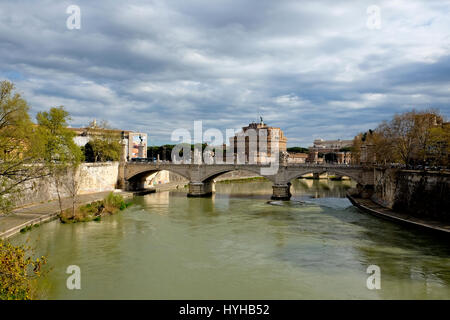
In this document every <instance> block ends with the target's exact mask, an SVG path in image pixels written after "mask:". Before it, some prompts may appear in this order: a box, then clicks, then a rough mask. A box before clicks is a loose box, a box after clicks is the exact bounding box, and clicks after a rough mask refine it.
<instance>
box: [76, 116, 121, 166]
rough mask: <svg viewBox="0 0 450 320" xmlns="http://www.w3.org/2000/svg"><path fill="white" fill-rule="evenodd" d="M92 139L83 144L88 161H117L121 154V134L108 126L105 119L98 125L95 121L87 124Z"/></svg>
mask: <svg viewBox="0 0 450 320" xmlns="http://www.w3.org/2000/svg"><path fill="white" fill-rule="evenodd" d="M88 135H89V136H91V137H92V139H91V140H90V141H89V142H88V143H87V144H86V145H85V146H84V157H85V159H86V161H88V162H105V161H119V160H120V157H121V155H122V145H121V135H120V134H119V133H118V132H117V131H116V130H113V129H111V128H110V126H109V125H108V123H107V122H106V121H103V122H102V123H101V124H100V125H99V126H98V125H97V124H96V122H95V121H93V122H91V123H90V124H89V126H88Z"/></svg>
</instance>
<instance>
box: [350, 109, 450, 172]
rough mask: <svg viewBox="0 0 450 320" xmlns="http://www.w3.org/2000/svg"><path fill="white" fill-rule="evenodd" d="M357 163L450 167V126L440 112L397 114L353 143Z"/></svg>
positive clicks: (354, 157) (353, 154) (353, 156)
mask: <svg viewBox="0 0 450 320" xmlns="http://www.w3.org/2000/svg"><path fill="white" fill-rule="evenodd" d="M352 159H353V161H354V162H355V163H360V162H371V163H376V164H399V165H404V166H412V167H417V166H421V167H422V166H423V167H425V166H437V167H448V166H449V163H450V124H449V123H448V122H446V119H445V118H444V116H443V115H441V114H440V112H439V111H438V110H434V109H430V110H424V111H416V110H412V111H409V112H405V113H402V114H396V115H394V117H393V118H392V119H391V120H389V121H383V122H382V123H381V124H380V125H379V126H378V127H377V128H375V129H374V130H369V131H367V132H361V133H359V134H358V135H357V136H356V137H355V138H354V140H353V147H352Z"/></svg>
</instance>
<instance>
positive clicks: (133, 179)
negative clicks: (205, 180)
mask: <svg viewBox="0 0 450 320" xmlns="http://www.w3.org/2000/svg"><path fill="white" fill-rule="evenodd" d="M161 171H169V172H172V173H175V174H177V175H179V176H181V177H183V178H185V179H186V180H187V181H190V175H189V174H188V172H185V171H184V170H176V169H173V168H152V169H149V168H143V169H141V170H137V171H135V172H130V173H129V174H128V175H126V177H125V181H126V182H127V184H128V186H127V189H129V190H140V189H144V186H145V182H146V180H147V178H148V177H149V176H150V175H152V174H154V173H157V172H161Z"/></svg>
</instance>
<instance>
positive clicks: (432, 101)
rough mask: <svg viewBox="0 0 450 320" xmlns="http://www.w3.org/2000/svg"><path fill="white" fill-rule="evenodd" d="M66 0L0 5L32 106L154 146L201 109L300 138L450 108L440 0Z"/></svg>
mask: <svg viewBox="0 0 450 320" xmlns="http://www.w3.org/2000/svg"><path fill="white" fill-rule="evenodd" d="M372 2H373V1H362V2H358V4H357V5H355V4H350V3H346V2H339V3H337V2H335V1H331V0H330V1H323V2H322V1H321V2H320V3H319V2H317V1H305V2H303V1H302V2H299V1H294V0H292V1H288V0H286V1H269V0H264V1H261V0H260V1H256V0H255V1H250V0H244V1H243V0H233V1H229V0H227V1H225V0H220V1H206V0H194V1H189V2H185V1H175V0H170V1H158V0H155V1H137V0H134V1H127V2H119V1H113V0H101V1H87V0H85V1H81V0H80V1H77V2H76V3H77V4H78V5H79V6H80V7H81V13H82V28H81V30H67V29H66V27H65V20H66V18H67V16H68V15H67V14H66V13H65V9H66V8H67V6H68V5H71V4H73V3H72V2H70V1H58V2H55V1H50V0H45V1H39V2H37V1H26V0H18V1H17V0H16V1H12V0H7V1H2V3H1V4H0V75H2V76H3V77H6V78H9V79H11V80H14V81H15V82H16V85H17V87H18V88H19V90H20V91H22V92H23V93H24V94H25V95H26V98H27V99H28V100H29V101H30V104H31V106H32V108H33V109H32V110H33V112H34V113H36V112H37V111H40V110H43V109H47V108H48V107H50V106H52V105H61V104H63V105H65V106H66V107H67V108H68V110H69V111H70V112H71V113H72V115H73V123H72V124H73V125H74V126H78V125H85V124H86V123H87V122H88V121H89V119H92V118H97V119H102V118H103V119H106V120H108V121H109V122H110V123H111V124H112V125H113V126H115V127H120V128H124V129H133V130H141V131H146V132H148V134H149V136H150V138H151V139H152V140H151V141H150V142H151V143H154V144H158V143H168V142H170V133H171V132H172V130H174V129H176V128H179V127H185V128H188V129H192V126H193V121H194V120H203V121H204V126H205V127H215V128H218V129H221V130H225V129H226V128H237V127H239V126H241V125H245V124H246V123H248V122H249V121H252V120H256V118H257V113H258V110H259V112H260V113H261V114H262V115H263V116H264V118H265V120H266V122H268V123H269V124H271V125H274V126H279V127H281V128H283V129H284V130H285V133H286V135H287V136H288V138H291V139H290V143H289V144H290V145H298V144H301V145H303V146H306V145H308V144H309V143H311V141H312V140H313V139H314V138H316V137H318V136H322V137H324V138H342V139H344V138H351V137H353V136H354V135H355V134H356V133H358V132H359V131H361V130H367V129H369V128H373V127H374V126H376V124H377V123H378V122H379V121H381V120H383V119H387V118H389V117H390V116H392V114H394V113H395V112H402V111H404V110H407V109H408V108H412V107H416V108H425V107H430V106H432V107H437V108H440V109H441V112H442V113H443V114H445V115H447V116H448V115H449V112H450V110H449V109H450V107H449V105H448V101H449V99H448V98H449V91H448V88H449V87H450V86H449V82H450V79H449V74H450V72H449V71H450V70H449V68H450V59H449V56H450V52H449V51H450V50H449V49H450V36H449V31H448V30H450V22H449V21H448V19H447V16H448V13H449V11H450V5H449V3H448V2H442V1H427V2H422V1H409V2H403V1H399V2H396V3H392V2H391V1H387V0H384V1H379V2H378V4H379V6H380V8H381V10H382V11H381V12H382V19H383V21H382V26H383V27H382V29H381V30H368V29H367V28H366V19H367V15H366V8H367V7H368V6H369V5H371V4H373V3H372Z"/></svg>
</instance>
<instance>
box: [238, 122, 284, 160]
mask: <svg viewBox="0 0 450 320" xmlns="http://www.w3.org/2000/svg"><path fill="white" fill-rule="evenodd" d="M261 138H263V139H265V142H266V146H267V150H263V149H261V150H260V142H262V141H260V139H261ZM240 141H245V144H244V157H245V159H243V160H242V161H245V163H249V162H250V163H251V162H253V163H261V162H268V161H270V160H269V159H271V158H272V157H274V156H276V157H278V154H274V152H276V151H278V152H279V153H280V152H283V151H286V144H287V138H286V137H285V136H284V133H283V130H281V129H280V128H277V127H269V126H268V125H266V124H265V123H264V122H263V120H262V118H261V121H260V122H259V123H256V122H252V123H250V124H249V125H248V126H246V127H243V128H242V131H240V132H239V133H237V134H236V135H235V136H234V137H232V138H230V145H232V146H234V154H235V156H236V155H238V143H239V142H240ZM277 147H278V150H276V149H277Z"/></svg>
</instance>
